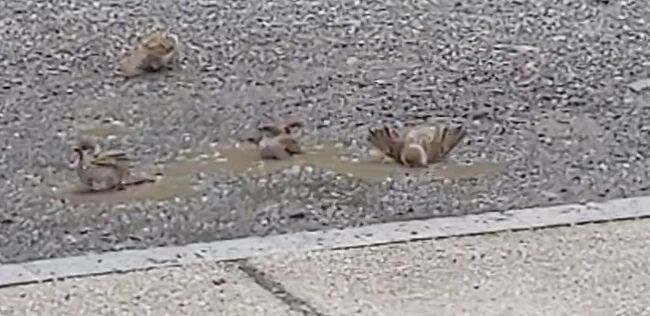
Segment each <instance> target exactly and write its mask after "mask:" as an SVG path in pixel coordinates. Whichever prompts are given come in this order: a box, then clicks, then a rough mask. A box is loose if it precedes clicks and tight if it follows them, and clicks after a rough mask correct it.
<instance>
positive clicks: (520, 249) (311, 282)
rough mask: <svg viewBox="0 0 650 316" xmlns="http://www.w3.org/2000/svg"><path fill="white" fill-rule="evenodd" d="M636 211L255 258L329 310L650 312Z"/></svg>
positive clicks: (642, 229)
mask: <svg viewBox="0 0 650 316" xmlns="http://www.w3.org/2000/svg"><path fill="white" fill-rule="evenodd" d="M649 223H650V221H648V220H647V219H646V220H637V221H626V222H613V223H607V224H590V225H585V226H577V227H563V228H551V229H543V230H537V231H521V232H516V233H498V234H494V235H481V236H473V237H461V238H451V239H444V240H434V241H423V242H416V243H406V244H394V245H389V246H384V247H369V248H368V247H364V248H358V249H352V250H342V251H331V252H321V253H308V254H303V255H298V256H295V257H293V258H289V257H287V256H276V257H274V258H258V259H253V260H252V261H253V262H252V263H250V265H251V266H252V267H254V268H255V269H257V270H260V271H264V272H265V274H266V278H268V279H272V280H277V281H278V282H280V283H281V284H282V285H283V288H284V290H286V291H287V292H288V293H292V294H293V295H295V296H296V298H297V299H299V300H302V301H304V302H306V304H308V305H310V306H312V307H313V308H314V309H315V310H317V311H319V312H320V313H321V314H322V315H327V316H347V315H359V316H366V315H367V316H375V315H376V316H391V315H400V314H402V315H409V316H426V315H441V316H442V315H444V316H446V315H449V316H452V315H453V316H456V315H485V316H497V315H500V316H505V315H512V316H514V315H531V316H537V315H539V316H542V315H557V316H561V315H567V316H569V315H593V316H609V315H629V316H633V315H639V316H641V315H643V316H647V315H650V296H648V295H647V294H648V293H649V292H650V267H648V264H647V258H648V255H650V249H649V248H648V247H647V245H648V242H650V232H648V224H649Z"/></svg>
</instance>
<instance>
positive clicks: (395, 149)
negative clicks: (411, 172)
mask: <svg viewBox="0 0 650 316" xmlns="http://www.w3.org/2000/svg"><path fill="white" fill-rule="evenodd" d="M369 133H370V135H369V136H368V141H369V142H370V143H371V144H373V145H374V146H375V147H376V148H377V149H378V150H379V151H381V152H382V153H383V154H384V155H386V156H388V157H390V158H392V159H393V160H395V161H396V162H398V163H401V164H402V165H405V166H408V167H426V166H427V165H429V164H432V163H437V162H440V161H442V160H443V159H445V158H446V157H447V156H448V155H449V153H450V152H451V151H452V150H453V149H454V148H455V147H456V146H457V145H458V144H459V143H460V142H461V141H462V140H463V139H464V138H465V136H467V131H466V129H465V127H464V126H463V125H457V126H452V125H450V124H439V125H433V126H418V127H414V128H411V129H409V130H407V131H406V134H405V135H404V137H400V136H399V135H398V134H397V133H396V132H395V131H393V130H391V129H390V128H388V127H387V126H384V127H382V128H376V129H372V128H371V129H369Z"/></svg>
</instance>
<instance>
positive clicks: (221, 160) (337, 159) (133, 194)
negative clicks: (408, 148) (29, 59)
mask: <svg viewBox="0 0 650 316" xmlns="http://www.w3.org/2000/svg"><path fill="white" fill-rule="evenodd" d="M304 150H305V154H303V155H297V156H294V157H292V158H291V159H287V160H266V161H264V160H262V159H261V158H260V156H259V152H258V151H257V149H256V148H255V147H254V146H247V145H244V146H239V147H227V148H219V149H218V150H217V151H213V152H211V153H194V154H191V155H189V156H187V157H183V158H181V159H177V160H173V161H169V162H166V163H163V164H162V165H161V168H162V174H163V176H162V177H159V178H158V179H157V180H156V182H154V183H145V184H142V185H136V186H130V187H127V189H126V190H123V191H107V192H88V191H86V190H84V189H82V188H81V187H80V185H78V184H77V185H75V186H74V187H71V188H65V189H63V190H57V191H52V190H51V189H50V190H49V194H48V195H50V196H52V197H53V198H65V199H68V200H70V201H71V202H73V203H92V202H100V203H110V204H118V203H125V202H134V201H145V200H169V199H173V198H177V197H188V196H191V195H193V194H194V193H196V192H195V191H194V190H193V189H192V185H191V181H192V176H193V175H194V174H196V173H197V172H204V173H216V172H234V173H237V174H249V175H264V174H268V173H272V172H276V171H279V170H282V169H285V168H289V167H291V166H295V165H301V166H313V167H315V168H319V169H325V170H330V171H333V172H336V173H340V174H345V175H348V176H350V177H354V178H358V179H360V180H362V181H367V182H370V183H379V182H382V181H385V180H387V178H392V179H399V178H402V177H405V176H417V177H429V178H431V179H432V180H440V179H452V180H455V179H475V178H478V177H482V176H487V175H490V174H494V173H497V172H500V171H502V170H503V169H504V168H505V164H504V163H492V162H476V163H472V164H467V165H462V164H458V163H455V162H452V161H450V162H444V163H439V164H435V165H432V166H430V167H429V168H407V167H404V166H402V165H399V164H397V163H395V162H393V161H390V160H389V159H386V158H383V159H381V158H379V157H372V156H370V155H369V157H364V158H361V159H356V158H349V157H346V156H345V154H344V153H343V152H342V151H341V150H340V149H339V148H338V147H336V146H332V145H322V146H316V147H314V148H304Z"/></svg>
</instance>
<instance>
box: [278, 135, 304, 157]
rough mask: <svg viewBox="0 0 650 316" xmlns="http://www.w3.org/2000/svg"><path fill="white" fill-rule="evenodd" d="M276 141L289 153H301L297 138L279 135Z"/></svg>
mask: <svg viewBox="0 0 650 316" xmlns="http://www.w3.org/2000/svg"><path fill="white" fill-rule="evenodd" d="M278 142H279V143H280V144H281V145H282V146H283V147H284V149H285V150H286V151H287V152H288V153H289V154H292V155H293V154H301V153H303V151H302V148H301V147H300V144H299V143H298V140H296V139H295V138H293V137H288V136H285V137H281V138H280V139H278Z"/></svg>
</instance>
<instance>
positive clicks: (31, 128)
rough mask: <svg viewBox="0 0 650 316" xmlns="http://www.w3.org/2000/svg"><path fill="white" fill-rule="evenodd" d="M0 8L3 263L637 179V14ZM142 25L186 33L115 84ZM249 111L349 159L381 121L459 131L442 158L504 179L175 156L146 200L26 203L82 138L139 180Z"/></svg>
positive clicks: (125, 5) (421, 7) (346, 7)
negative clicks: (141, 71) (443, 123)
mask: <svg viewBox="0 0 650 316" xmlns="http://www.w3.org/2000/svg"><path fill="white" fill-rule="evenodd" d="M0 12H3V13H4V14H3V15H2V16H0V29H1V30H2V32H1V33H0V34H1V35H0V36H1V38H0V39H2V42H3V43H4V44H3V45H2V47H0V63H2V72H1V73H0V88H1V89H0V102H1V103H0V109H1V111H0V146H1V148H2V151H1V152H0V181H2V183H3V185H2V186H1V187H0V195H2V196H3V197H4V198H3V199H1V200H0V209H1V210H2V212H0V261H2V262H21V261H25V260H31V259H36V258H48V257H59V256H64V255H73V254H80V253H83V252H86V251H107V250H117V249H124V248H142V247H147V246H151V245H156V246H159V245H169V244H185V243H188V242H195V241H206V240H214V239H223V238H233V237H239V236H246V235H251V234H258V235H262V234H269V233H280V232H292V231H299V230H305V229H320V228H324V227H344V226H357V225H363V224H368V223H374V222H383V221H389V220H397V219H408V218H421V217H431V216H439V215H446V214H459V213H470V212H482V211H486V210H500V209H510V208H515V207H516V208H521V207H527V206H534V205H543V204H556V203H563V202H574V201H584V200H598V199H605V198H617V197H624V196H634V195H641V194H643V192H645V191H647V188H648V170H650V169H649V168H648V162H647V159H645V155H646V154H645V153H646V152H648V146H649V145H648V142H647V141H645V140H646V139H647V138H648V126H649V124H648V122H649V117H650V111H647V108H648V105H647V104H648V102H647V101H648V95H647V93H648V92H647V89H646V90H644V89H643V88H642V85H639V84H637V85H633V86H632V87H633V88H632V89H630V87H629V85H630V84H632V83H638V82H639V80H643V79H645V78H648V77H650V71H649V70H648V69H649V68H648V65H649V63H650V58H649V56H650V47H648V46H649V45H650V44H648V43H650V41H648V31H647V30H648V26H647V23H648V22H647V21H648V19H650V4H649V3H647V2H643V1H616V2H613V3H611V4H608V5H604V4H601V3H598V2H596V1H587V0H584V1H568V0H566V1H560V0H556V1H545V2H535V1H505V0H503V1H487V0H472V1H462V2H457V1H444V0H441V1H408V2H395V3H382V2H358V1H351V0H350V1H348V0H346V1H319V2H314V1H284V0H277V1H264V2H259V1H253V0H244V1H237V2H225V3H219V4H217V3H211V2H207V1H180V2H179V1H168V0H161V1H145V2H142V1H138V2H135V1H95V2H88V1H76V0H73V1H66V2H64V3H58V2H57V3H56V4H54V3H52V2H43V1H32V0H30V1H21V2H15V1H14V2H12V1H4V2H2V3H0ZM156 23H160V24H165V25H169V26H170V27H171V28H172V29H173V30H174V31H175V32H177V33H178V34H179V35H180V36H181V38H182V39H183V43H184V45H183V56H184V57H183V59H182V62H181V64H182V68H183V69H182V70H179V71H177V72H172V73H165V74H160V75H155V76H147V77H144V78H139V79H135V80H129V81H123V80H121V79H118V78H114V77H112V76H111V75H110V73H109V72H110V70H111V69H112V67H113V66H114V64H115V62H116V60H117V59H118V58H119V57H121V56H122V54H123V53H124V52H125V51H126V50H127V49H129V48H130V47H131V46H132V45H133V44H134V43H135V42H136V41H137V39H138V38H139V37H140V36H142V35H143V33H144V32H145V31H147V30H149V29H150V28H153V27H154V26H155V25H156ZM639 87H641V88H639ZM262 112H268V113H272V114H286V113H293V114H294V115H296V116H298V117H300V118H302V119H304V120H305V122H306V126H307V127H306V128H305V129H303V135H304V141H305V142H306V143H307V144H320V143H324V142H334V143H340V144H341V145H343V149H344V150H345V151H346V152H347V153H348V154H349V155H365V154H366V152H367V149H368V148H367V147H368V144H367V143H366V142H365V140H364V139H365V136H366V133H367V128H368V127H372V126H377V125H378V124H382V123H389V124H394V125H395V126H408V125H412V124H416V123H420V122H428V121H433V120H434V119H435V118H436V117H439V116H442V117H448V118H452V119H454V120H459V121H465V120H469V123H470V126H469V132H470V137H469V138H468V140H467V142H466V143H465V144H463V145H461V146H459V147H458V149H457V150H456V152H455V153H454V155H453V157H452V160H455V161H458V162H461V163H465V162H471V163H490V162H494V163H500V164H504V165H506V166H507V167H506V168H503V169H499V168H496V169H497V170H496V171H495V170H493V171H494V172H492V173H488V174H487V175H482V174H474V173H473V172H465V173H464V174H463V176H460V177H456V178H454V179H448V180H444V181H443V180H431V178H430V177H427V176H425V175H421V174H415V175H411V176H410V177H406V178H400V177H393V180H391V181H384V182H370V181H367V180H365V179H362V178H360V177H359V176H355V175H352V176H351V175H348V174H347V172H343V173H342V172H337V171H340V170H339V169H337V168H334V167H332V165H331V164H329V165H327V166H325V167H323V166H320V167H319V165H318V164H316V165H315V166H314V167H313V168H302V169H301V168H291V167H290V168H285V169H283V170H275V171H273V172H271V173H270V174H253V175H242V174H241V173H239V172H235V171H233V170H230V171H229V170H228V168H225V169H223V168H222V169H223V170H222V169H219V170H217V171H215V170H213V169H210V168H208V169H200V168H198V167H196V166H193V167H192V165H191V164H190V167H187V166H186V167H185V168H176V169H174V170H175V171H174V172H175V174H176V175H181V176H182V177H180V178H182V179H180V180H178V182H172V183H171V184H169V185H168V187H165V190H162V189H161V190H158V191H157V194H160V195H161V196H162V197H165V198H162V197H161V196H158V197H159V199H158V200H150V201H126V200H125V201H122V202H121V203H118V202H120V201H121V200H120V198H114V199H113V200H112V201H111V203H76V202H75V203H73V202H71V200H70V199H68V198H49V197H48V196H47V195H45V194H44V193H43V191H44V190H46V189H47V190H50V189H51V188H52V187H56V188H58V189H59V191H61V190H62V189H63V188H65V187H67V186H68V185H69V184H71V183H73V182H74V180H75V177H74V173H73V172H72V171H70V170H68V169H66V168H64V167H63V165H64V164H66V163H69V162H70V160H71V159H72V153H71V152H70V147H69V143H70V142H71V141H73V139H74V137H75V136H76V135H77V133H79V132H83V131H86V132H89V133H94V134H96V135H108V134H114V135H116V136H117V137H107V139H106V143H107V144H108V146H109V147H111V148H119V149H127V150H128V151H129V153H130V154H131V155H132V156H134V157H135V158H136V159H138V161H140V163H141V164H142V166H143V168H145V167H147V166H149V167H151V166H152V165H154V164H155V163H158V162H167V161H169V160H173V159H176V158H179V157H182V156H187V155H190V154H189V153H188V151H194V152H196V151H198V152H207V153H208V154H212V153H213V152H214V148H212V147H210V144H212V143H217V144H220V145H224V144H228V143H230V142H232V141H233V140H234V139H237V138H238V135H239V134H240V130H241V129H242V128H247V127H250V126H252V125H253V124H255V123H257V122H258V119H259V116H260V114H261V113H262ZM147 168H148V167H147ZM152 168H153V167H152ZM199 169H200V170H199ZM216 169H218V168H216ZM348 169H349V168H348ZM206 170H207V171H206ZM332 170H334V171H332ZM199 171H202V172H199ZM373 172H375V173H377V172H378V171H376V170H375V171H373ZM459 173H463V172H459ZM452 178H453V177H452ZM192 190H194V192H193V193H192V194H190V193H188V192H189V191H192ZM163 191H164V192H163ZM167 191H169V192H167ZM170 192H171V193H170ZM174 195H178V196H176V197H174ZM106 199H110V197H108V198H106Z"/></svg>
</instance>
